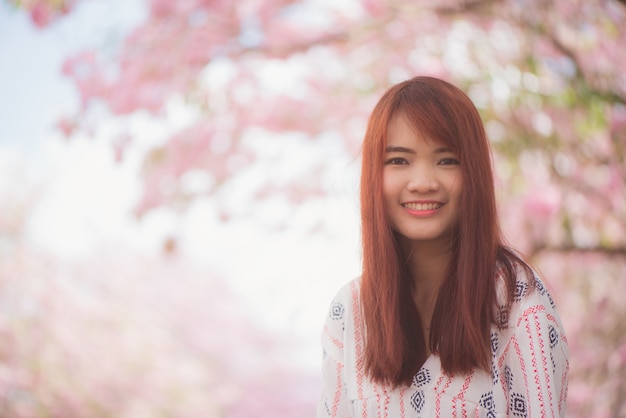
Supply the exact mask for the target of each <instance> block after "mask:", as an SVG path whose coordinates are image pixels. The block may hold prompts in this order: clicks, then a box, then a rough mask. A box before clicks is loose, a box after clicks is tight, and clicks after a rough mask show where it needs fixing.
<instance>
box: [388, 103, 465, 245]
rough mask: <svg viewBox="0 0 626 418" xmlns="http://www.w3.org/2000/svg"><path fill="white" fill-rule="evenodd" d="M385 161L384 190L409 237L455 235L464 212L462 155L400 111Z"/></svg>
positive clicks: (397, 226)
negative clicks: (420, 129) (427, 134)
mask: <svg viewBox="0 0 626 418" xmlns="http://www.w3.org/2000/svg"><path fill="white" fill-rule="evenodd" d="M384 164H385V165H384V168H383V196H384V200H385V210H386V213H387V216H388V219H389V222H390V223H391V226H392V227H393V229H394V230H395V231H396V232H397V233H398V234H400V235H402V236H403V237H405V238H406V239H407V240H409V241H424V242H427V241H428V242H433V241H441V240H451V237H452V236H453V232H454V230H455V228H456V226H457V224H458V220H459V213H460V198H461V187H462V181H461V167H460V165H459V164H460V161H459V157H458V156H457V155H456V154H455V153H454V152H452V150H450V149H448V148H446V147H445V146H444V145H442V144H441V143H439V142H436V141H434V140H431V138H426V137H424V136H423V135H422V134H421V133H420V132H417V131H416V130H415V129H414V128H412V126H411V125H410V124H409V123H408V121H407V119H406V116H405V115H404V114H403V113H397V114H395V115H394V116H393V118H392V119H391V122H390V124H389V127H388V128H387V149H386V153H385V160H384Z"/></svg>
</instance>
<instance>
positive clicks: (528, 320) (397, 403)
mask: <svg viewBox="0 0 626 418" xmlns="http://www.w3.org/2000/svg"><path fill="white" fill-rule="evenodd" d="M536 280H538V279H536ZM528 286H533V283H532V282H531V283H530V284H529V285H528ZM528 286H526V287H525V286H524V285H523V284H522V283H521V282H520V283H517V286H516V290H515V295H516V296H515V297H516V298H521V299H522V302H521V304H522V306H514V307H513V309H512V310H511V311H510V314H509V315H510V317H509V315H507V310H506V307H505V306H502V307H500V312H499V318H498V319H500V320H502V321H503V322H504V323H505V325H506V329H499V327H498V326H497V325H494V326H493V327H492V328H491V333H490V336H489V345H490V347H489V348H490V351H491V353H492V357H491V368H490V369H491V376H489V374H488V373H487V374H484V373H483V372H481V371H477V370H474V371H472V372H470V373H469V374H467V375H466V374H463V375H456V376H455V375H448V374H446V373H445V372H443V371H442V370H440V369H439V365H437V363H436V362H435V361H429V362H428V367H427V366H426V365H425V366H423V367H422V368H421V369H419V371H418V372H417V373H416V374H415V375H414V376H413V379H412V381H411V385H410V386H409V387H406V386H404V387H401V388H397V389H394V388H392V387H387V386H385V385H380V384H377V383H374V382H372V381H370V379H368V377H367V375H366V374H365V368H364V365H365V364H364V345H363V343H364V341H363V336H364V329H363V327H362V322H361V315H360V314H361V311H360V309H361V306H360V303H359V289H358V282H356V281H355V282H353V283H352V284H351V286H349V287H348V286H346V289H345V290H344V292H345V293H343V294H341V295H339V296H338V298H337V299H335V301H334V302H333V304H331V309H330V313H329V314H328V316H327V320H326V325H325V328H324V333H323V340H322V342H323V348H324V362H325V364H324V369H323V370H324V389H323V390H324V393H323V396H321V397H320V403H319V404H318V416H319V417H325V418H338V417H343V416H352V417H354V418H357V417H358V418H374V417H379V418H385V417H386V418H419V417H423V416H424V415H429V416H431V415H432V416H437V417H441V418H444V417H458V418H462V417H468V418H469V417H474V416H478V415H480V416H485V417H490V418H495V417H496V416H498V415H501V416H509V417H512V418H528V417H529V416H531V415H532V416H535V415H537V416H558V415H559V414H561V413H562V411H563V410H564V408H565V402H566V398H567V377H568V375H567V371H568V369H569V361H568V358H567V356H566V353H567V351H566V350H561V349H560V348H561V347H557V346H560V345H561V346H563V347H564V348H565V347H566V345H567V337H566V335H565V334H564V331H563V329H562V325H561V323H560V320H559V318H558V315H557V313H556V312H554V311H552V310H551V309H550V304H549V297H548V295H549V293H548V291H547V290H546V288H545V287H543V284H542V283H541V282H539V281H536V282H535V284H534V286H535V287H536V289H535V288H532V287H528ZM529 289H532V290H533V292H534V291H535V290H537V292H536V293H533V295H532V297H531V298H525V297H524V296H525V295H526V294H528V292H529ZM542 291H544V292H545V294H544V295H542V296H541V297H540V298H541V299H542V300H541V301H539V300H538V298H539V296H538V295H540V294H541V292H542ZM344 326H345V331H342V330H343V329H344ZM555 348H556V349H555ZM435 358H436V357H435ZM433 365H436V366H435V368H433V367H431V366H433ZM489 377H491V379H490V378H489Z"/></svg>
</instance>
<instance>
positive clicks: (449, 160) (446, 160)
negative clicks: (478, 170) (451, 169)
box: [438, 158, 460, 165]
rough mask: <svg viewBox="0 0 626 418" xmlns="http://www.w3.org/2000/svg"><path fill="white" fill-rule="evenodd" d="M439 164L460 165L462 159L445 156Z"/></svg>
mask: <svg viewBox="0 0 626 418" xmlns="http://www.w3.org/2000/svg"><path fill="white" fill-rule="evenodd" d="M438 164H439V165H459V164H460V161H459V160H458V159H457V158H443V159H442V160H441V161H439V163H438Z"/></svg>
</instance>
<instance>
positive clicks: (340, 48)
mask: <svg viewBox="0 0 626 418" xmlns="http://www.w3.org/2000/svg"><path fill="white" fill-rule="evenodd" d="M146 2H147V5H148V15H147V17H146V20H145V22H144V23H143V24H141V25H139V26H138V27H137V28H136V29H135V30H134V31H133V32H132V33H131V34H130V35H129V36H128V37H127V38H126V39H124V40H123V42H122V43H120V44H119V45H117V46H116V47H115V48H111V47H110V46H109V48H107V49H106V50H89V51H79V52H77V53H76V54H75V55H74V56H71V57H69V58H68V59H67V61H66V63H65V65H64V67H63V72H64V74H66V75H67V76H68V77H69V78H70V79H71V80H72V81H73V83H74V85H75V86H76V88H77V91H78V92H79V93H80V98H81V106H80V108H78V109H77V110H76V113H75V114H73V115H65V116H63V117H62V118H61V119H60V122H59V127H60V128H61V129H62V131H63V132H64V133H65V135H67V136H68V137H73V136H77V135H79V134H81V133H88V132H92V131H94V130H98V129H100V128H101V126H102V125H103V120H106V121H111V120H115V121H118V122H120V123H121V126H125V125H124V122H128V121H130V120H132V119H133V118H137V117H141V118H145V119H148V120H151V121H154V123H159V121H162V120H168V119H171V118H173V117H174V113H175V112H176V111H177V110H176V109H184V111H185V114H187V115H190V116H189V117H188V118H187V120H186V123H185V124H183V125H182V126H178V127H177V129H175V130H173V131H168V133H167V135H165V136H164V137H163V138H161V139H160V140H159V141H157V142H158V143H157V144H156V145H154V146H153V147H152V148H151V149H149V150H148V152H146V153H145V158H144V160H143V197H142V199H141V201H140V202H138V205H137V208H136V211H137V214H138V215H139V216H142V215H143V214H145V213H147V212H148V211H150V210H152V209H154V208H158V207H170V208H173V209H175V210H178V211H184V210H185V208H187V207H188V205H189V204H190V203H191V202H193V201H194V200H195V199H197V198H199V197H202V196H209V197H215V199H214V204H215V206H216V210H218V211H220V212H221V214H222V218H223V219H224V220H225V221H227V220H228V219H230V218H232V217H233V216H249V215H250V213H248V212H246V210H245V209H239V208H240V207H243V208H245V207H251V206H252V204H254V203H255V202H261V201H263V200H265V199H268V198H270V197H276V196H280V197H281V198H283V199H285V200H287V201H289V202H291V204H293V205H297V204H299V203H301V202H303V201H306V199H308V198H310V197H311V196H319V195H324V194H326V193H328V191H329V190H328V186H327V182H325V179H327V178H328V177H329V176H332V173H333V171H332V167H331V166H330V164H329V163H328V161H329V159H328V158H317V159H308V160H307V159H301V160H298V161H297V162H298V163H299V164H300V165H301V167H300V170H298V171H297V172H296V173H297V174H296V175H292V176H291V177H290V178H288V179H285V178H284V177H282V176H280V171H275V172H273V171H271V170H270V171H269V172H268V171H267V170H266V169H265V168H263V169H261V168H259V167H266V165H264V164H266V162H267V161H266V160H264V158H266V154H264V151H263V148H262V145H259V144H266V143H267V142H263V141H266V140H265V139H263V140H262V138H272V141H273V142H274V143H280V144H284V143H287V142H288V141H300V142H305V143H309V144H328V143H332V144H333V146H334V147H335V148H333V149H336V150H338V151H337V152H339V153H340V154H341V155H343V156H345V157H347V158H354V157H355V156H358V149H359V145H360V140H361V136H362V134H363V131H364V127H365V123H366V118H367V116H368V114H369V112H370V110H371V108H372V107H373V104H374V103H375V102H376V100H377V99H378V97H379V96H380V94H382V92H383V91H384V90H385V89H386V88H387V87H388V86H390V85H391V84H393V83H395V82H397V81H400V80H402V79H405V78H408V77H411V76H413V75H415V74H431V75H436V76H439V77H443V78H446V79H448V80H450V81H452V82H454V83H455V84H457V85H459V86H461V87H462V88H463V89H464V90H465V91H467V92H468V94H469V95H470V97H471V98H472V99H473V101H474V102H475V103H476V105H477V106H478V108H479V110H480V111H481V113H482V116H483V118H484V121H485V124H486V127H487V131H488V135H489V137H490V140H491V141H492V144H493V149H494V164H495V168H496V173H497V178H498V188H499V190H500V191H501V196H500V200H501V212H502V213H501V215H502V219H503V223H504V228H505V231H506V234H507V236H508V237H509V238H510V240H511V241H512V243H513V244H514V245H515V246H516V247H518V248H519V249H520V250H521V251H522V252H523V253H524V254H525V256H526V257H528V258H529V259H530V260H531V261H532V262H533V263H534V264H536V265H537V266H538V267H539V268H540V269H541V271H542V272H544V274H545V275H546V276H547V278H548V281H549V282H550V283H551V284H552V287H553V288H554V290H555V294H556V296H557V300H558V302H559V303H560V305H561V311H562V314H563V316H564V319H565V321H566V324H565V325H566V328H567V330H568V333H569V338H570V344H571V348H572V356H573V359H572V375H571V384H570V388H571V391H570V398H569V404H570V411H569V414H570V415H571V416H591V415H593V416H606V417H609V416H620V415H623V414H624V413H626V394H625V393H624V389H623V388H624V387H625V386H624V383H626V382H624V376H626V328H625V327H624V325H623V324H622V323H621V321H619V318H622V317H623V316H624V315H625V314H626V312H625V309H624V308H623V307H622V304H621V303H620V300H619V295H623V294H624V292H625V291H626V277H625V276H624V271H626V270H625V269H624V267H626V266H625V265H624V264H625V263H626V261H625V260H626V193H624V186H625V180H626V163H625V161H624V153H625V151H626V75H625V74H624V71H623V68H624V67H625V66H626V54H624V53H623V45H624V44H626V32H624V31H623V30H622V29H621V28H622V27H623V25H624V24H626V3H625V2H624V1H617V0H593V1H583V0H552V1H539V0H524V1H520V0H465V1H461V0H446V1H440V2H431V1H421V0H412V1H409V0H386V1H385V0H353V1H342V2H333V1H325V0H324V1H322V0H320V1H312V0H310V1H295V0H268V1H255V0H242V1H238V2H229V1H221V0H186V1H176V2H172V1H167V0H146ZM75 3H76V2H74V1H61V0H59V1H54V0H40V1H32V2H26V1H24V2H20V3H16V4H18V5H19V6H20V7H22V8H24V9H26V10H28V11H29V13H31V16H32V19H33V21H34V22H35V24H37V25H39V26H42V27H43V26H45V25H46V24H51V22H53V21H54V19H56V18H61V16H62V15H63V14H64V13H67V12H68V11H70V10H71V8H72V7H74V6H75ZM126 126H130V125H129V124H128V125H126ZM138 140H139V139H138V137H137V134H136V133H135V132H133V131H132V129H128V130H127V131H125V130H124V129H120V131H119V133H118V135H116V136H115V137H114V138H113V139H112V140H111V144H112V146H113V147H114V148H115V150H116V152H117V155H118V158H119V159H123V158H125V152H126V151H127V150H128V149H131V148H132V147H133V144H135V143H136V142H137V141H138ZM255 170H257V171H258V170H265V171H264V172H265V174H266V175H265V176H264V177H263V180H262V181H258V182H256V183H254V184H253V186H250V187H249V188H248V189H247V192H246V195H245V196H239V198H240V200H239V207H238V208H237V209H233V207H232V206H229V205H228V204H227V203H225V199H222V197H223V194H224V190H229V188H231V187H232V186H233V184H236V183H237V182H238V181H241V179H242V178H244V179H245V178H248V177H246V176H250V173H254V172H255Z"/></svg>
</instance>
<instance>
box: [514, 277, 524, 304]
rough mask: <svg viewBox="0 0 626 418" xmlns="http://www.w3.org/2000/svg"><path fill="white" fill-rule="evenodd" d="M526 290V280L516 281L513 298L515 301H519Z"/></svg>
mask: <svg viewBox="0 0 626 418" xmlns="http://www.w3.org/2000/svg"><path fill="white" fill-rule="evenodd" d="M527 291H528V284H527V283H526V282H516V283H515V293H514V295H513V300H515V302H519V301H520V300H522V298H523V297H524V296H525V295H526V292H527Z"/></svg>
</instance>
